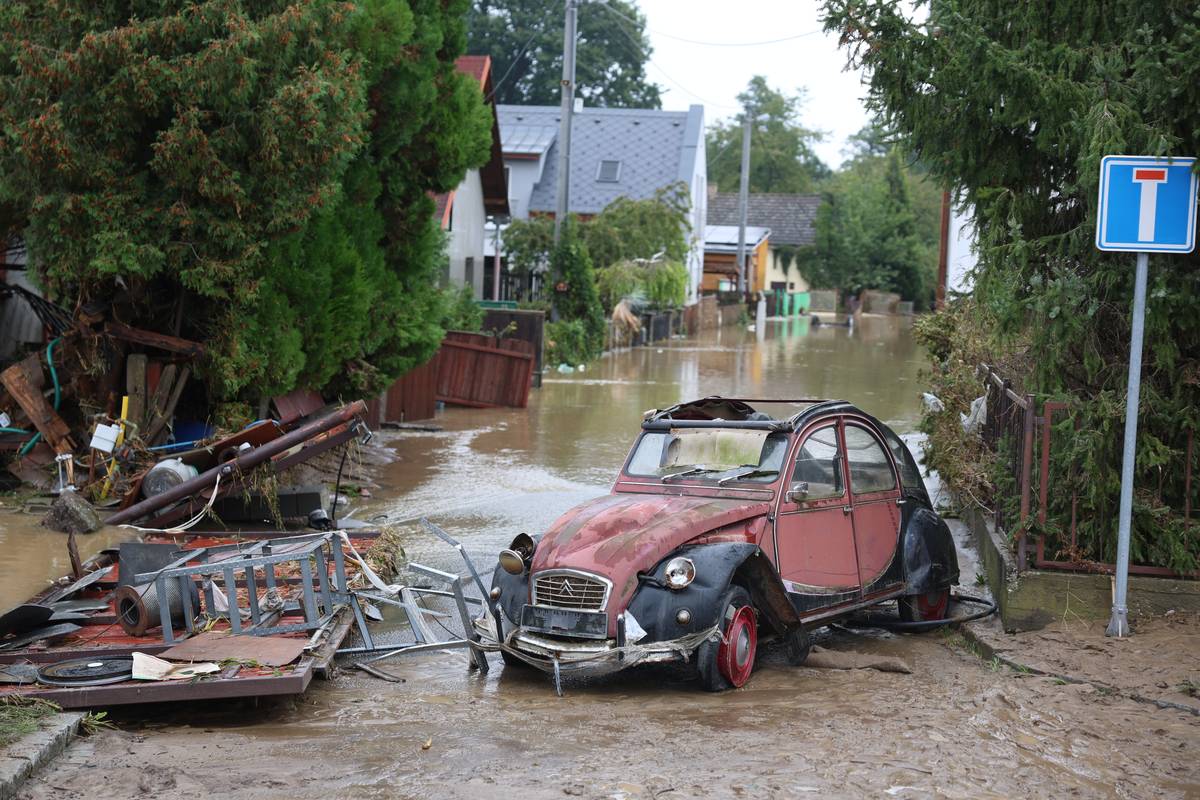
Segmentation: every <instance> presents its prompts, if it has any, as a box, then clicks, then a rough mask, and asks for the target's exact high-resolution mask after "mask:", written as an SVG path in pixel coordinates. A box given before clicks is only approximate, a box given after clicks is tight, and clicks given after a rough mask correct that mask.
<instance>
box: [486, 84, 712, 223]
mask: <svg viewBox="0 0 1200 800" xmlns="http://www.w3.org/2000/svg"><path fill="white" fill-rule="evenodd" d="M496 110H497V112H498V114H499V116H500V130H501V132H502V137H503V139H504V142H505V147H504V151H505V153H514V152H518V151H515V150H510V149H509V147H508V141H509V133H508V132H507V131H508V130H510V129H511V130H513V131H515V130H516V129H518V128H522V127H538V128H553V127H556V126H557V125H558V124H559V109H558V108H557V107H556V106H509V105H501V106H497V107H496ZM514 136H515V134H514ZM702 136H703V108H702V107H701V106H692V108H691V109H690V110H689V111H678V112H676V111H655V110H645V109H619V108H584V109H583V110H581V111H579V112H577V113H576V114H575V115H574V117H573V122H572V128H571V199H570V203H569V207H570V209H571V211H572V212H574V213H577V214H595V213H598V212H599V211H601V210H603V209H604V207H605V206H607V205H608V204H609V203H611V202H612V201H613V200H616V199H617V198H618V197H632V198H634V199H644V198H648V197H651V196H653V194H654V192H655V190H657V189H661V188H662V187H664V186H667V185H668V184H671V183H674V182H675V181H680V180H682V181H684V182H686V183H688V184H689V185H690V183H691V179H692V174H693V171H694V169H695V163H696V155H697V149H698V147H701V146H703V138H702ZM558 146H559V145H558V141H557V137H555V140H554V142H553V143H552V144H551V145H550V149H549V152H548V153H547V155H546V168H545V171H544V172H543V173H542V179H541V180H540V181H539V182H538V184H537V185H536V186H535V187H534V189H533V194H532V197H531V198H530V202H529V210H530V211H532V212H546V211H554V210H555V190H556V188H557V181H558ZM610 160H612V161H620V162H621V168H620V174H619V178H618V180H617V181H615V182H612V183H602V182H599V181H597V180H596V176H597V174H598V171H599V168H600V162H601V161H610Z"/></svg>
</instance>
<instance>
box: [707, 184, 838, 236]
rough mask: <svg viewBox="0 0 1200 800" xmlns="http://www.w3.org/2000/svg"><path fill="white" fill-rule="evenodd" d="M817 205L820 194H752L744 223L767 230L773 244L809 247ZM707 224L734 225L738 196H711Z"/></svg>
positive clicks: (719, 193) (814, 234)
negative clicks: (768, 229)
mask: <svg viewBox="0 0 1200 800" xmlns="http://www.w3.org/2000/svg"><path fill="white" fill-rule="evenodd" d="M820 206H821V195H819V194H752V195H750V205H749V208H748V209H747V211H746V223H747V224H748V225H761V226H763V227H767V228H770V229H771V244H772V245H776V244H787V245H809V244H812V243H813V242H814V241H816V231H815V229H814V227H813V226H814V224H815V223H816V219H817V209H818V208H820ZM708 223H709V224H710V225H737V224H738V196H737V195H736V194H734V193H732V192H718V193H717V194H716V195H714V196H713V197H710V198H709V199H708Z"/></svg>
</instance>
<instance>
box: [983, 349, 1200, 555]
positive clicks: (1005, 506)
mask: <svg viewBox="0 0 1200 800" xmlns="http://www.w3.org/2000/svg"><path fill="white" fill-rule="evenodd" d="M979 374H980V376H981V378H982V380H983V384H984V388H985V394H986V397H987V400H986V403H987V412H986V415H985V417H984V420H983V424H982V428H981V430H980V435H981V436H982V438H983V442H984V444H985V445H986V446H987V447H988V449H989V450H991V451H992V452H993V453H994V454H995V455H996V456H997V457H998V458H999V459H1000V462H1001V467H1002V469H1003V470H1004V473H1005V475H1006V478H1007V479H1008V480H1011V484H1010V485H1011V486H1014V487H1016V493H1017V498H1016V499H1017V502H1016V504H1015V508H1014V504H1013V503H1012V502H1011V501H1009V502H1005V498H1002V497H998V498H996V503H995V506H996V507H995V510H994V511H993V515H994V519H995V523H996V529H997V530H998V531H1000V532H1002V533H1004V534H1006V535H1008V536H1010V537H1011V538H1012V539H1013V548H1014V550H1015V552H1016V557H1017V569H1018V570H1021V571H1024V570H1026V569H1029V568H1036V569H1051V570H1068V571H1076V572H1102V573H1111V572H1113V571H1114V567H1113V565H1112V564H1106V563H1103V562H1099V561H1095V560H1090V559H1087V558H1084V557H1082V556H1081V555H1080V554H1081V548H1080V546H1079V522H1080V520H1079V489H1078V486H1079V480H1080V479H1081V478H1082V477H1083V476H1081V475H1080V474H1079V470H1078V467H1077V466H1076V465H1072V464H1067V465H1065V468H1063V467H1062V465H1061V464H1060V468H1059V469H1052V460H1054V457H1056V456H1057V458H1058V460H1060V461H1061V460H1062V459H1063V458H1064V457H1065V454H1064V451H1063V446H1064V445H1065V444H1067V443H1066V442H1064V441H1063V437H1062V436H1061V434H1060V436H1059V437H1058V438H1056V437H1055V435H1054V425H1055V423H1056V422H1057V421H1060V420H1061V417H1060V416H1058V415H1060V414H1069V413H1070V411H1071V404H1070V403H1066V402H1062V401H1056V400H1044V401H1041V402H1040V403H1039V401H1038V400H1037V398H1035V397H1034V396H1033V395H1032V394H1027V393H1026V394H1022V393H1018V392H1016V391H1014V390H1013V388H1012V384H1011V383H1010V382H1009V381H1008V380H1006V379H1005V378H1004V377H1003V376H1001V375H1000V374H999V373H998V372H996V370H995V369H994V368H992V367H991V366H989V365H986V364H983V365H980V367H979ZM1039 405H1040V412H1041V413H1039ZM1077 425H1078V423H1076V427H1077ZM1194 438H1195V437H1194V434H1193V433H1192V431H1187V433H1186V437H1185V442H1184V459H1183V460H1184V463H1183V465H1182V468H1183V473H1184V477H1183V484H1184V491H1183V494H1184V499H1183V503H1182V505H1183V507H1182V513H1183V516H1184V519H1185V520H1186V521H1187V523H1188V524H1191V517H1192V465H1193V463H1194V460H1195V459H1194V455H1195V449H1194V448H1195V442H1194ZM1031 518H1032V520H1036V529H1035V526H1034V525H1033V524H1032V523H1031ZM1050 528H1053V529H1055V530H1058V531H1061V532H1062V533H1061V534H1060V535H1058V536H1057V537H1055V538H1056V541H1049V542H1048V538H1049V537H1048V536H1047V534H1046V531H1047V530H1048V529H1050ZM1031 531H1033V532H1032V534H1031ZM1129 572H1130V573H1131V574H1135V575H1155V576H1159V577H1172V578H1200V572H1187V573H1181V572H1177V571H1175V570H1172V569H1169V568H1167V567H1157V566H1150V565H1144V564H1131V565H1130V567H1129Z"/></svg>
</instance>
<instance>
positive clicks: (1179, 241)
mask: <svg viewBox="0 0 1200 800" xmlns="http://www.w3.org/2000/svg"><path fill="white" fill-rule="evenodd" d="M1195 162H1196V159H1194V158H1157V157H1155V156H1105V157H1104V158H1103V159H1102V160H1101V162H1100V209H1099V212H1100V213H1099V214H1098V216H1097V220H1096V247H1098V248H1099V249H1101V250H1116V251H1121V252H1127V253H1190V252H1191V251H1192V250H1193V249H1194V248H1195V246H1196V187H1197V175H1196V173H1195V172H1194V171H1193V165H1194V164H1195Z"/></svg>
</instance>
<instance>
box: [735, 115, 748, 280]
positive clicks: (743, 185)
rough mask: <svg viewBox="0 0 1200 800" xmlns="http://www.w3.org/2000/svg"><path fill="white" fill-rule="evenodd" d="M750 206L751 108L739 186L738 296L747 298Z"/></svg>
mask: <svg viewBox="0 0 1200 800" xmlns="http://www.w3.org/2000/svg"><path fill="white" fill-rule="evenodd" d="M749 206H750V106H746V109H745V111H743V112H742V174H741V182H740V184H739V186H738V245H737V271H738V294H740V295H742V297H743V299H744V298H745V296H746V216H747V215H748V214H749Z"/></svg>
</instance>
